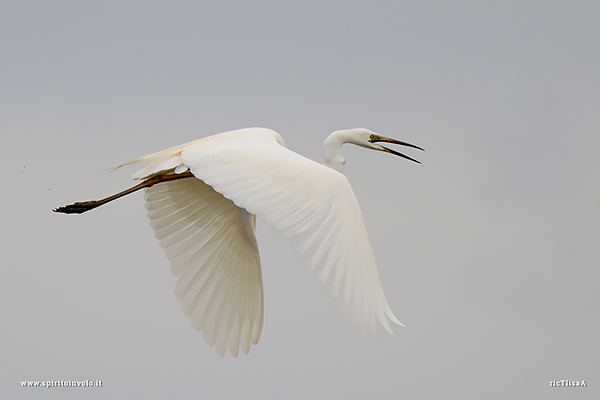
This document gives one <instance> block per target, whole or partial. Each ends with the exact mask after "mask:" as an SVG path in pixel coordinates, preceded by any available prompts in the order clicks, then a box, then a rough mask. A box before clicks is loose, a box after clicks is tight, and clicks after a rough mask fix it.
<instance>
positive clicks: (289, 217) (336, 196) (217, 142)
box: [53, 128, 423, 357]
mask: <svg viewBox="0 0 600 400" xmlns="http://www.w3.org/2000/svg"><path fill="white" fill-rule="evenodd" d="M344 143H352V144H355V145H358V146H361V147H365V148H368V149H373V150H378V151H383V152H387V153H390V154H394V155H397V156H400V157H403V158H405V159H408V160H411V161H415V162H417V163H418V162H419V161H417V160H415V159H413V158H411V157H409V156H407V155H404V154H402V153H399V152H397V151H395V150H392V149H389V148H387V147H384V146H383V145H382V144H380V143H392V144H397V145H402V146H408V147H412V148H415V149H419V150H423V149H422V148H420V147H418V146H415V145H412V144H409V143H405V142H401V141H398V140H395V139H390V138H387V137H383V136H380V135H378V134H376V133H373V132H371V131H369V130H367V129H362V128H361V129H349V130H341V131H336V132H333V133H332V134H331V135H329V136H328V137H327V139H326V140H325V141H324V142H323V160H324V163H323V164H319V163H317V162H315V161H312V160H310V159H308V158H305V157H303V156H301V155H299V154H297V153H294V152H293V151H291V150H288V149H287V148H286V147H285V143H284V141H283V139H282V138H281V136H280V135H279V134H278V133H276V132H274V131H272V130H270V129H265V128H247V129H239V130H234V131H230V132H224V133H220V134H218V135H213V136H209V137H206V138H202V139H199V140H196V141H193V142H190V143H187V144H183V145H180V146H176V147H172V148H170V149H167V150H163V151H160V152H158V153H154V154H150V155H148V156H145V157H142V158H139V159H137V160H133V161H130V162H128V163H125V164H122V165H119V166H117V167H115V168H114V169H117V168H121V167H123V166H125V165H131V164H142V165H145V167H144V168H143V169H141V170H140V171H139V172H137V173H136V174H135V175H134V176H133V178H134V179H137V180H140V181H141V183H139V184H138V185H136V186H133V187H132V188H130V189H127V190H125V191H123V192H120V193H117V194H115V195H112V196H109V197H106V198H104V199H102V200H92V201H86V202H78V203H74V204H71V205H67V206H64V207H59V208H56V209H54V210H53V211H55V212H59V213H66V214H73V213H76V214H80V213H83V212H86V211H89V210H91V209H93V208H96V207H99V206H101V205H103V204H106V203H108V202H110V201H113V200H116V199H118V198H120V197H123V196H125V195H127V194H130V193H133V192H135V191H137V190H140V189H144V191H145V194H144V198H145V200H146V209H147V210H148V213H147V215H148V217H149V218H150V225H151V227H152V228H153V229H154V231H155V236H156V238H157V239H158V241H159V244H160V246H161V247H162V248H163V249H164V250H165V253H166V256H167V258H168V259H169V260H170V262H171V270H172V272H173V275H174V276H179V278H178V280H177V284H176V288H175V295H176V297H177V299H178V300H179V301H181V307H182V309H183V311H184V313H185V314H186V315H188V316H189V317H190V321H191V323H192V326H193V327H194V328H195V329H196V330H198V331H202V336H203V338H204V340H205V341H206V343H207V344H208V345H210V346H215V348H216V350H217V353H218V354H219V355H220V356H224V354H225V352H226V350H227V348H229V352H230V353H231V355H233V356H234V357H237V355H238V353H239V349H240V347H241V349H242V351H243V352H244V353H246V354H247V353H248V352H249V351H250V346H251V344H257V343H258V340H259V339H260V335H261V332H262V326H263V287H262V276H261V268H260V259H259V254H258V246H257V242H256V237H255V228H256V217H258V219H259V220H261V221H263V222H265V223H266V224H267V225H269V226H270V227H272V228H273V229H275V230H276V231H277V232H278V233H279V234H280V235H281V236H282V237H283V238H285V239H291V240H292V241H293V244H294V247H295V249H296V250H297V251H298V252H299V253H300V254H301V255H302V256H303V258H304V259H305V261H306V263H307V264H308V267H309V268H310V269H311V270H312V271H313V273H314V274H315V276H316V277H317V279H319V280H320V281H321V282H323V283H324V284H325V285H326V287H327V288H328V290H329V292H330V293H331V295H332V296H333V297H334V298H335V299H337V300H338V302H339V304H340V305H341V307H342V309H343V310H344V311H345V312H346V313H347V314H348V315H349V316H350V320H351V322H352V323H353V325H360V327H361V328H362V330H363V333H364V334H365V335H367V334H368V332H369V331H371V333H372V334H373V335H374V336H376V335H377V321H376V320H379V322H380V323H381V325H382V326H383V327H384V328H385V329H386V330H387V331H388V332H389V333H392V330H391V328H390V325H389V323H388V319H389V320H390V321H392V322H393V323H395V324H398V325H402V323H401V322H400V321H399V320H398V319H397V318H396V317H395V316H394V313H393V312H392V310H391V309H390V307H389V305H388V303H387V301H386V299H385V295H384V294H383V288H382V286H381V282H380V280H379V273H378V272H377V266H376V265H375V257H374V255H373V250H372V248H371V243H370V241H369V237H368V235H367V231H366V228H365V225H364V222H363V217H362V214H361V211H360V207H359V205H358V201H357V199H356V196H355V194H354V192H353V190H352V187H351V186H350V183H349V182H348V179H347V178H346V177H345V176H344V175H343V174H342V171H343V168H344V164H345V162H346V161H345V159H344V157H343V156H342V152H341V146H342V145H343V144H344ZM402 326H403V325H402Z"/></svg>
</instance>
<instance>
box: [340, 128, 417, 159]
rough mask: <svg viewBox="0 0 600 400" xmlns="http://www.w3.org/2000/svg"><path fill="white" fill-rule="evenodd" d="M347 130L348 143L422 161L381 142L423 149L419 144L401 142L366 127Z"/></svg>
mask: <svg viewBox="0 0 600 400" xmlns="http://www.w3.org/2000/svg"><path fill="white" fill-rule="evenodd" d="M346 132H347V136H346V143H352V144H355V145H357V146H361V147H365V148H367V149H373V150H379V151H385V152H386V153H390V154H395V155H397V156H400V157H403V158H406V159H407V160H411V161H414V162H416V163H419V164H420V163H421V162H420V161H418V160H415V159H414V158H412V157H409V156H407V155H405V154H402V153H399V152H397V151H395V150H392V149H388V148H387V147H385V146H382V145H381V144H379V143H392V144H398V145H401V146H407V147H412V148H415V149H419V150H423V151H425V150H424V149H422V148H421V147H419V146H415V145H414V144H410V143H406V142H401V141H400V140H396V139H391V138H388V137H385V136H381V135H378V134H376V133H374V132H371V131H370V130H368V129H364V128H359V129H350V130H348V131H346Z"/></svg>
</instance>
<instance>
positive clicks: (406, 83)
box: [0, 0, 600, 399]
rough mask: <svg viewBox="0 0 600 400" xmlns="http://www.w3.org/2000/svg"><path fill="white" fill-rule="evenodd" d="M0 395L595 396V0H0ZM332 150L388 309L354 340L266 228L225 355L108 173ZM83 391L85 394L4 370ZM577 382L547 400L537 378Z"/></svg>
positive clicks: (598, 14)
mask: <svg viewBox="0 0 600 400" xmlns="http://www.w3.org/2000/svg"><path fill="white" fill-rule="evenodd" d="M0 102H1V103H0V112H1V117H0V132H1V133H2V145H1V146H0V163H1V164H0V168H1V171H2V179H3V185H2V190H1V191H0V206H1V213H2V229H0V243H1V246H2V247H1V260H2V262H1V264H2V265H1V268H0V312H1V320H2V329H1V349H0V350H1V358H2V362H1V363H0V394H1V397H2V398H40V399H57V398H60V399H63V398H202V399H204V398H205V399H218V398H244V399H266V398H271V399H327V398H329V399H339V398H346V399H367V398H368V399H398V398H412V399H415V398H423V399H425V398H456V399H459V398H460V399H483V398H486V399H489V398H504V399H506V398H513V399H514V398H517V399H518V398H522V399H525V398H527V399H580V398H587V399H592V398H599V397H600V390H598V387H599V385H600V379H599V378H600V363H599V360H600V346H599V340H598V338H599V337H600V318H599V314H598V310H599V306H600V293H599V290H598V288H599V286H600V285H599V283H600V270H599V264H600V157H598V156H599V150H600V112H599V110H600V3H599V2H598V1H550V0H548V1H502V2H500V1H498V2H486V1H452V2H448V1H375V2H373V1H368V2H367V1H364V2H357V1H302V2H300V1H298V2H287V1H256V2H246V1H240V2H230V1H218V2H217V1H214V2H183V1H170V2H158V1H102V2H92V1H72V2H68V1H52V2H44V1H39V2H29V1H2V2H1V3H0ZM249 126H264V127H268V128H271V129H274V130H276V131H278V132H279V133H280V134H281V135H282V136H283V138H284V139H285V141H286V143H287V146H288V147H289V148H291V149H292V150H294V151H297V152H298V153H300V154H303V155H305V156H307V157H310V158H312V159H315V160H319V161H320V160H321V149H320V144H321V142H322V141H323V140H324V139H325V137H326V135H327V134H329V133H330V132H332V131H334V130H338V129H346V128H355V127H365V128H369V129H371V130H373V131H375V132H377V133H379V134H381V135H384V136H389V137H393V138H396V139H399V140H404V141H408V142H411V143H414V144H416V145H419V146H422V147H424V148H425V149H426V150H427V151H426V152H425V153H422V152H419V151H416V150H414V151H413V150H406V153H407V154H410V155H411V156H414V157H416V158H418V159H419V160H421V161H422V162H423V164H422V165H418V164H416V163H412V162H409V161H406V160H403V159H400V158H398V157H393V156H390V155H387V154H383V153H379V152H373V151H367V150H364V149H360V148H357V147H352V146H350V145H347V146H345V147H344V153H345V156H346V158H347V160H348V163H347V164H346V170H345V173H346V175H347V176H348V178H349V180H350V182H351V183H352V185H353V187H354V189H355V192H356V195H357V197H358V199H359V202H360V203H361V207H362V210H363V215H364V218H365V223H366V226H367V230H368V231H369V234H370V238H371V242H372V244H373V248H374V251H375V255H376V258H377V262H378V266H379V271H380V275H381V278H382V282H383V287H384V290H385V292H386V295H387V298H388V301H389V303H390V305H391V307H392V309H393V310H394V312H395V313H396V315H397V316H398V318H399V319H400V320H401V321H402V322H404V323H405V324H406V328H401V327H396V328H395V335H394V336H391V335H389V334H387V333H386V332H385V331H383V330H380V337H379V338H378V339H373V338H364V337H363V336H362V334H361V332H360V330H359V329H357V328H354V327H352V326H351V324H350V323H349V322H348V319H347V317H346V315H345V314H344V313H343V312H341V310H340V309H339V308H338V306H337V304H336V302H335V301H333V300H332V299H331V298H329V297H328V295H327V294H326V291H325V290H324V288H323V287H321V285H320V284H319V283H318V282H317V281H316V280H315V279H314V278H313V277H312V276H311V275H310V273H309V271H307V270H306V269H304V268H303V267H302V266H301V264H300V259H299V257H298V256H297V254H295V253H294V252H293V250H292V248H291V246H290V244H289V243H287V242H285V241H283V240H282V239H280V238H279V237H278V236H277V235H276V234H275V233H274V232H272V231H271V230H270V229H269V228H268V227H266V226H264V225H262V224H261V225H259V226H258V242H259V246H260V250H261V258H262V263H263V278H264V285H265V324H264V330H263V335H262V338H261V341H260V343H259V345H258V346H254V347H253V348H252V350H251V352H250V354H249V355H248V356H246V355H240V356H239V357H238V358H237V359H235V358H233V357H231V356H226V357H225V358H220V357H219V356H218V355H217V354H216V352H215V350H214V349H212V348H210V347H208V346H207V345H206V344H205V343H204V341H203V340H202V338H201V335H200V334H199V333H197V332H196V331H195V330H194V329H193V328H192V327H191V326H190V324H189V321H188V319H187V318H186V317H185V316H184V315H183V313H182V312H181V310H180V307H179V304H178V302H177V300H176V299H175V297H174V295H173V289H174V285H175V279H174V278H173V277H172V276H171V273H170V269H169V266H168V262H167V260H166V258H165V257H164V254H163V252H162V250H161V249H160V248H159V246H158V244H157V242H156V240H155V239H154V237H153V232H152V230H151V229H150V227H149V224H148V221H147V219H146V217H145V209H144V207H143V199H142V194H141V193H137V194H135V195H132V196H129V197H128V198H125V199H122V200H120V201H118V202H116V203H113V204H110V205H107V206H105V207H102V208H100V209H98V210H95V211H93V212H90V213H88V214H84V215H81V216H69V215H59V214H54V213H52V212H51V209H52V208H54V207H57V206H60V205H64V204H68V203H72V202H74V201H82V200H90V199H97V198H100V197H104V196H106V195H109V194H112V193H114V192H117V191H120V190H122V189H124V188H126V187H129V186H130V185H131V184H132V183H131V181H130V180H129V176H130V175H131V174H133V173H134V172H135V170H133V169H129V170H125V171H118V172H115V173H108V172H107V170H106V169H107V168H109V167H112V166H114V165H117V164H120V163H122V162H125V161H128V160H130V159H133V158H137V157H139V156H142V155H145V154H148V153H151V152H154V151H158V150H162V149H164V148H167V147H170V146H174V145H178V144H181V143H185V142H188V141H191V140H195V139H197V138H200V137H203V136H208V135H211V134H214V133H218V132H222V131H227V130H231V129H237V128H242V127H249ZM55 379H61V380H81V379H89V380H97V379H99V380H102V381H103V382H104V387H103V388H101V389H100V388H99V389H82V388H79V389H76V388H54V389H41V388H22V387H21V385H20V381H22V380H55ZM561 379H572V380H585V381H586V382H587V384H588V387H587V388H551V387H549V382H550V381H551V380H561Z"/></svg>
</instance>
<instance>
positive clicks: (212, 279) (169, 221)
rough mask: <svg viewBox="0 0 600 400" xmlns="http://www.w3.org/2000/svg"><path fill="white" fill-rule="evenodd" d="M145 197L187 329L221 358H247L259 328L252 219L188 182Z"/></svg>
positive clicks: (258, 275)
mask: <svg viewBox="0 0 600 400" xmlns="http://www.w3.org/2000/svg"><path fill="white" fill-rule="evenodd" d="M155 164H156V165H158V166H159V167H160V166H161V163H155ZM162 165H164V163H163V164H162ZM168 166H169V167H170V168H173V167H174V166H173V165H171V164H168ZM145 199H146V208H147V210H148V217H149V218H150V223H151V226H152V227H153V228H154V229H155V235H156V237H157V238H158V239H159V243H160V245H161V247H163V248H164V249H165V253H166V255H167V258H168V259H170V260H171V269H172V272H173V274H174V275H175V276H179V279H178V280H177V284H176V287H175V295H176V297H177V299H179V300H180V301H181V307H182V309H183V311H184V313H185V314H186V315H189V316H190V322H191V323H192V326H194V328H195V329H197V330H202V335H203V338H204V340H205V341H206V342H207V343H208V344H209V345H210V346H215V348H216V349H217V352H218V353H219V354H220V355H221V356H222V355H224V354H225V351H226V349H227V348H229V352H230V353H231V354H232V355H233V356H237V355H238V352H239V348H240V347H241V348H242V351H243V352H244V353H248V352H249V351H250V344H251V343H254V344H257V343H258V340H259V338H260V333H261V331H262V323H263V289H262V276H261V271H260V260H259V256H258V249H257V246H256V239H255V237H254V216H253V215H251V214H249V213H248V212H247V211H246V210H244V209H240V208H239V207H237V206H236V205H235V204H233V203H232V202H231V201H230V200H228V199H226V198H224V197H223V196H222V195H221V194H219V193H217V192H215V191H214V190H213V189H212V188H211V187H210V186H208V185H206V184H204V183H203V182H202V181H200V180H198V179H194V178H188V179H181V180H175V181H170V182H165V183H161V184H158V185H155V186H152V187H151V188H148V189H146V193H145Z"/></svg>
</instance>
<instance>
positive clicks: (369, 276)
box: [180, 128, 402, 335]
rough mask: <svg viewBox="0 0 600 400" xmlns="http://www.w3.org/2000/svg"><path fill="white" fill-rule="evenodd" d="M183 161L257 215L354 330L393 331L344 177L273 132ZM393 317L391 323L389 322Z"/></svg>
mask: <svg viewBox="0 0 600 400" xmlns="http://www.w3.org/2000/svg"><path fill="white" fill-rule="evenodd" d="M180 158H181V162H182V164H183V165H185V166H187V167H189V169H190V170H191V171H192V173H193V174H194V175H195V176H196V177H198V178H199V179H200V180H202V181H203V182H205V183H206V184H207V185H210V186H211V187H212V188H213V189H214V190H215V191H217V192H219V193H221V194H222V195H223V196H225V197H226V198H228V199H230V200H231V201H233V202H234V203H235V204H236V205H237V206H238V207H240V208H244V209H246V210H248V212H250V213H251V214H255V215H256V216H257V217H258V218H259V219H260V220H262V221H264V222H266V223H267V224H268V225H270V226H271V227H272V228H274V229H275V230H276V231H277V232H279V234H281V236H283V237H284V238H287V239H292V240H293V242H294V245H295V247H296V249H297V250H298V252H300V254H302V256H303V257H304V258H305V259H306V261H307V264H308V265H309V267H310V268H311V269H312V270H313V271H314V272H315V274H316V276H317V278H318V279H319V280H321V281H322V282H323V283H324V284H325V285H326V286H327V287H328V289H329V291H330V293H331V294H332V295H333V297H335V298H336V299H338V301H339V303H340V304H341V306H342V308H343V309H344V310H345V311H346V312H348V314H349V315H350V318H351V321H352V323H353V324H354V325H357V324H360V326H361V327H362V329H363V332H364V333H365V334H366V333H367V331H368V330H369V329H370V330H371V332H372V333H373V334H374V335H377V323H376V317H377V319H379V322H380V323H381V324H382V325H383V327H384V328H385V329H386V330H387V331H388V332H390V333H392V330H391V328H390V326H389V324H388V321H387V318H389V319H390V320H392V321H393V322H394V323H397V324H400V325H402V324H401V323H400V321H398V319H397V318H396V317H395V316H394V314H393V313H392V311H391V310H390V307H389V306H388V303H387V301H386V299H385V295H384V294H383V289H382V287H381V282H380V279H379V273H378V272H377V266H376V264H375V258H374V256H373V250H372V248H371V243H370V241H369V237H368V235H367V232H366V229H365V225H364V222H363V218H362V214H361V211H360V207H359V205H358V201H357V199H356V196H355V195H354V192H353V190H352V188H351V186H350V184H349V183H348V180H347V179H346V177H345V176H344V175H343V174H341V173H339V172H337V171H335V170H333V169H331V168H329V167H326V166H324V165H322V164H319V163H316V162H314V161H312V160H309V159H307V158H305V157H302V156H300V155H298V154H296V153H294V152H292V151H290V150H288V149H287V148H285V147H284V146H283V140H282V139H281V137H280V136H279V135H278V134H277V133H276V132H274V131H271V130H269V129H263V128H249V129H241V130H238V131H231V132H226V133H223V134H220V135H215V136H211V137H208V138H206V139H201V140H198V141H196V142H192V143H190V144H188V145H186V146H183V147H182V148H181V153H180ZM386 316H387V318H386Z"/></svg>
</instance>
